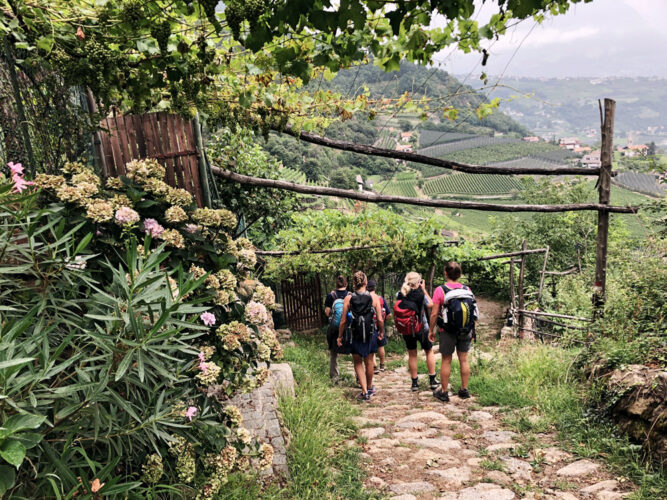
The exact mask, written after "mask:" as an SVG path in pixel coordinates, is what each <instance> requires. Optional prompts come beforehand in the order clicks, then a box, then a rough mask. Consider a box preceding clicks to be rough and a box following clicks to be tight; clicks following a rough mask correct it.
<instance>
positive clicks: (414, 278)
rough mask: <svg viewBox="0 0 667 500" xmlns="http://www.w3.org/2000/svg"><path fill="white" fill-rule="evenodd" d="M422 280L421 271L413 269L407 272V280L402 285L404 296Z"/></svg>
mask: <svg viewBox="0 0 667 500" xmlns="http://www.w3.org/2000/svg"><path fill="white" fill-rule="evenodd" d="M421 280H422V276H421V274H419V273H416V272H414V271H412V272H409V273H408V274H406V275H405V280H404V281H403V284H402V285H401V295H403V297H406V296H407V295H408V294H409V293H410V290H412V288H413V286H414V285H419V283H421Z"/></svg>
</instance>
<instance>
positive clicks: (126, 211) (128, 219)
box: [115, 207, 139, 226]
mask: <svg viewBox="0 0 667 500" xmlns="http://www.w3.org/2000/svg"><path fill="white" fill-rule="evenodd" d="M115 217H116V223H117V224H118V225H120V226H124V225H126V224H127V225H132V224H134V223H135V222H139V214H138V213H137V212H135V211H134V210H132V209H131V208H130V207H120V208H119V209H118V210H116V216H115Z"/></svg>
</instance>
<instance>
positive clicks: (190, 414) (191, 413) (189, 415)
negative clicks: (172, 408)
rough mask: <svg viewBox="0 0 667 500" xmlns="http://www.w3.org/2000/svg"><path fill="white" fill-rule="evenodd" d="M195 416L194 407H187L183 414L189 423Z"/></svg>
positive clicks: (195, 410)
mask: <svg viewBox="0 0 667 500" xmlns="http://www.w3.org/2000/svg"><path fill="white" fill-rule="evenodd" d="M196 414H197V408H195V407H194V406H190V407H188V410H187V411H186V412H185V416H186V417H187V418H188V420H189V421H190V422H192V417H194V416H195V415H196Z"/></svg>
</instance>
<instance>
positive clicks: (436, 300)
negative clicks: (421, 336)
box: [428, 288, 444, 342]
mask: <svg viewBox="0 0 667 500" xmlns="http://www.w3.org/2000/svg"><path fill="white" fill-rule="evenodd" d="M441 292H442V289H440V288H437V289H436V290H435V292H434V293H433V299H432V300H431V317H430V320H429V327H430V330H429V332H428V339H429V340H430V341H431V342H435V332H436V331H437V330H436V328H437V327H438V315H439V314H440V308H441V307H443V304H441V303H440V297H441ZM442 298H443V302H444V296H443V297H442Z"/></svg>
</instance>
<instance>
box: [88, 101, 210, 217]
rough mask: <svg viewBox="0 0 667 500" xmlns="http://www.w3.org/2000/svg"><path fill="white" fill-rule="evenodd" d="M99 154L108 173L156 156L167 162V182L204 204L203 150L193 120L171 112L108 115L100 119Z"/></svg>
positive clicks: (116, 173) (159, 159) (106, 174)
mask: <svg viewBox="0 0 667 500" xmlns="http://www.w3.org/2000/svg"><path fill="white" fill-rule="evenodd" d="M100 126H101V127H102V131H101V132H99V136H98V139H99V140H98V141H96V142H97V143H98V144H97V145H96V149H97V151H96V153H97V156H98V160H99V162H100V164H101V165H100V166H101V169H102V172H103V174H104V175H105V176H110V177H115V176H118V175H123V174H124V173H125V164H126V163H127V162H129V161H131V160H136V159H141V158H155V159H156V160H158V161H159V162H160V163H161V164H162V165H164V167H165V169H166V171H167V174H166V177H165V181H166V182H167V183H168V184H169V185H170V186H174V187H180V188H183V189H185V190H186V191H188V192H189V193H190V194H192V195H193V196H194V197H195V199H196V201H197V205H198V206H200V207H201V206H203V201H202V200H203V197H202V191H201V183H200V179H199V151H198V150H197V145H196V142H195V135H194V130H193V128H192V122H191V121H187V120H184V119H183V117H182V116H179V115H172V114H169V113H146V114H143V115H124V116H112V117H109V118H105V119H104V120H102V122H100Z"/></svg>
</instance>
